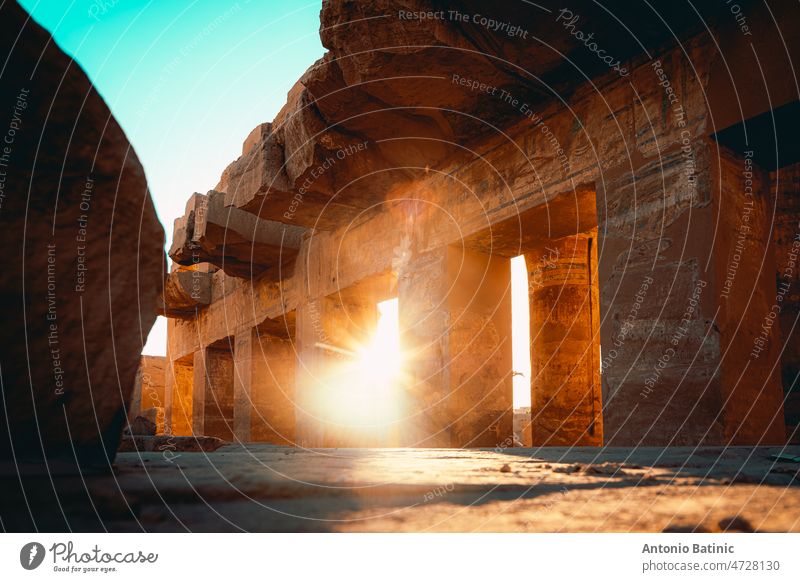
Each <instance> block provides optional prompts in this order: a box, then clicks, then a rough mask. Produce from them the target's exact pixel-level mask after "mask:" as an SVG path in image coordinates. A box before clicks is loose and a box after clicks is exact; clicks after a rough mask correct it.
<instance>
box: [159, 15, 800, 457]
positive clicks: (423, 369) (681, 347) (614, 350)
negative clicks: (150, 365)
mask: <svg viewBox="0 0 800 582" xmlns="http://www.w3.org/2000/svg"><path fill="white" fill-rule="evenodd" d="M744 4H746V6H747V9H748V10H750V11H751V12H752V14H753V15H754V19H753V22H754V23H757V24H758V26H760V27H762V30H761V31H760V32H759V34H757V35H752V36H751V35H745V34H743V33H742V30H741V29H740V27H739V23H738V22H737V21H736V19H735V18H731V14H730V13H729V11H728V10H727V9H726V7H725V6H724V5H722V4H713V5H711V4H707V5H704V6H703V7H702V8H700V9H699V10H701V15H702V16H703V18H704V22H705V23H706V24H707V25H708V28H707V29H706V28H705V27H700V26H699V24H700V20H699V19H693V18H687V17H686V7H685V6H682V5H679V3H675V4H669V5H662V6H659V10H660V11H661V12H660V15H661V17H662V18H663V19H664V21H663V22H662V24H663V26H661V25H658V23H657V22H656V21H655V20H654V18H653V14H652V12H651V11H650V10H649V8H647V6H646V5H642V6H639V5H638V4H636V3H634V4H633V5H632V4H631V3H621V2H620V3H612V4H611V6H610V10H609V12H606V11H605V9H604V8H602V7H599V6H598V5H597V4H595V3H592V2H583V1H579V2H576V3H575V5H574V6H572V7H571V8H570V9H568V12H569V13H570V14H569V15H566V14H565V13H564V11H563V10H561V9H560V8H556V7H552V9H550V8H547V7H544V8H543V7H541V6H537V5H534V4H532V3H518V2H514V3H494V4H493V5H491V6H488V5H486V3H485V2H477V1H471V0H464V1H461V2H455V3H447V6H444V3H442V2H438V1H435V0H429V1H425V0H402V1H401V2H399V3H397V2H393V3H389V2H383V1H379V2H370V3H365V2H356V1H347V0H339V1H326V2H324V4H323V9H322V12H321V29H320V35H321V39H322V42H323V45H324V46H325V48H326V49H328V52H327V53H326V54H325V55H324V56H323V57H322V58H321V59H319V60H318V61H317V62H316V63H314V64H313V65H312V66H311V67H310V68H309V69H308V71H307V72H306V73H305V74H304V75H303V76H302V77H301V79H300V80H299V81H298V82H297V84H296V85H295V86H294V87H293V88H292V90H291V91H290V92H289V95H288V97H287V103H286V105H285V106H284V107H283V109H282V110H281V111H280V112H279V113H278V115H277V116H276V117H275V119H274V120H272V121H271V122H269V123H264V124H261V125H259V126H258V127H257V128H256V129H254V130H253V132H252V133H251V134H250V135H249V136H247V138H246V139H245V141H244V145H243V148H242V156H241V157H240V158H238V159H237V160H235V161H233V162H232V163H231V164H230V165H229V166H228V167H227V169H226V170H225V171H224V172H223V175H222V176H221V178H220V181H219V183H218V184H217V185H216V186H215V189H214V191H213V192H212V193H210V194H209V195H207V196H206V197H200V196H199V195H195V196H194V197H193V198H192V199H191V200H190V202H189V204H188V206H187V213H186V215H185V216H184V217H182V218H180V219H178V221H177V222H176V231H175V240H176V245H175V246H174V247H173V249H172V252H171V256H172V258H173V259H174V260H175V261H176V262H178V263H180V264H181V265H182V267H180V268H177V269H176V270H175V271H173V273H171V275H170V282H169V286H168V287H169V294H168V295H165V298H164V299H165V305H164V310H165V312H166V313H167V314H170V315H171V316H172V319H171V320H170V325H169V360H170V367H169V369H168V371H167V390H166V392H167V396H166V400H167V421H168V423H170V422H171V423H172V426H173V431H174V432H175V433H176V434H187V435H188V434H195V435H200V434H209V435H214V436H219V437H220V438H225V439H228V438H234V439H238V440H242V441H246V440H256V439H258V440H264V441H266V442H270V443H274V444H285V443H294V444H298V445H300V446H329V447H331V446H370V445H371V446H379V445H395V446H441V447H475V446H482V447H495V446H507V445H508V444H509V443H512V442H513V432H512V431H513V428H512V415H513V411H512V402H511V390H512V388H511V387H512V383H511V377H512V367H511V356H510V354H511V345H510V344H511V308H510V305H511V300H510V293H511V291H510V270H509V260H510V259H511V258H512V257H515V256H518V255H524V256H525V259H526V264H527V267H528V279H529V305H530V309H531V318H530V330H531V360H532V368H533V373H532V378H531V379H530V380H531V399H532V410H531V438H532V443H533V444H534V445H536V446H556V445H560V446H567V445H600V444H612V445H625V446H631V445H662V446H675V445H697V444H707V445H718V444H749V445H752V444H779V443H783V442H785V441H786V439H787V438H792V437H791V435H792V433H793V431H794V427H795V426H796V425H797V422H798V408H797V396H796V395H797V387H796V377H797V354H796V349H795V348H794V347H791V346H793V345H794V344H796V343H797V342H795V341H794V339H793V338H794V335H793V334H794V333H795V332H794V331H793V330H794V329H795V327H796V326H795V325H794V323H795V320H796V314H797V312H798V307H797V306H798V301H800V300H799V299H798V297H799V296H798V293H797V290H796V289H794V286H796V284H797V273H798V268H797V265H796V262H793V261H795V260H796V257H795V259H793V258H792V257H793V256H794V255H793V254H792V253H793V252H794V251H793V247H792V244H793V243H792V241H793V240H794V238H795V236H796V235H797V228H798V216H797V209H796V208H795V206H796V205H795V204H794V203H793V202H792V200H793V199H794V198H795V197H796V191H797V190H796V179H795V178H794V175H795V174H796V164H797V162H798V160H797V159H792V154H791V152H794V151H797V148H796V147H794V145H793V144H794V143H795V141H793V140H796V136H795V132H787V131H783V130H781V131H779V132H778V135H777V138H778V140H779V144H780V146H781V151H782V152H786V153H785V154H782V155H781V156H779V157H778V159H773V160H770V156H769V152H770V151H774V150H775V147H774V146H775V139H774V136H775V131H773V132H772V133H770V132H769V131H768V130H769V129H771V128H772V126H771V125H770V126H765V125H764V123H765V122H764V119H767V120H769V119H772V118H773V116H776V118H777V119H779V120H781V124H780V125H781V126H784V125H790V124H791V122H792V119H794V120H795V121H796V115H795V113H794V112H796V104H797V99H798V95H797V94H796V87H795V86H794V85H793V84H791V83H789V82H788V81H787V80H786V77H787V75H786V71H789V70H791V68H790V63H791V62H794V61H796V60H797V57H798V56H799V55H798V50H799V47H798V42H797V38H798V24H797V22H798V21H797V19H796V18H792V17H791V14H792V12H791V11H792V10H793V9H794V8H793V5H792V4H791V3H788V2H778V3H776V4H775V7H774V10H775V13H776V14H777V15H778V16H779V17H778V18H777V20H776V22H779V23H780V27H781V30H782V35H778V34H777V33H776V32H775V31H774V27H775V23H774V22H772V21H771V19H770V18H769V17H768V16H769V15H768V13H767V12H766V11H764V10H761V9H759V8H758V5H757V4H756V3H750V2H746V3H744ZM427 11H434V12H437V11H441V12H440V16H438V17H431V18H424V19H420V18H416V17H414V16H413V14H414V13H419V12H427ZM451 11H455V12H457V13H458V14H460V15H461V16H464V15H466V18H462V17H456V16H453V14H452V13H451ZM614 12H619V13H624V14H625V15H626V18H627V19H629V21H630V22H636V23H650V24H653V26H649V25H648V26H644V25H642V26H639V27H637V28H636V30H635V34H636V37H635V39H634V38H632V37H631V34H630V31H628V30H626V29H625V28H623V27H622V26H621V23H620V22H619V21H617V20H615V19H614V18H613V17H612V16H611V13H614ZM409 14H412V16H409ZM476 14H480V15H482V16H483V17H486V18H492V19H493V20H494V21H495V22H501V23H502V22H506V23H509V25H516V26H517V29H515V30H516V32H515V33H514V34H512V33H511V32H510V29H509V28H508V27H506V28H504V29H497V30H493V29H491V28H489V27H487V26H486V24H485V23H484V24H482V21H481V20H480V19H475V18H474V15H476ZM781 15H783V16H781ZM575 16H578V19H575V18H574V17H575ZM693 23H694V24H693ZM754 25H755V24H754ZM576 29H580V30H581V31H584V33H587V34H588V33H589V32H591V33H592V34H593V35H594V37H593V38H595V39H596V43H597V45H598V46H599V45H602V47H601V48H602V49H603V50H604V51H605V54H608V55H614V56H615V57H616V62H614V63H608V62H606V61H603V60H602V59H600V58H598V56H597V54H595V53H593V52H592V50H590V47H589V46H587V45H586V44H585V43H582V42H580V40H579V39H578V38H577V37H576V35H575V34H574V33H575V30H576ZM781 39H785V42H786V44H785V46H784V44H783V40H781ZM751 43H752V48H751ZM755 54H760V55H766V54H768V55H771V58H770V61H769V63H767V64H765V65H764V66H763V67H760V66H759V63H758V62H756V60H755V56H754V55H755ZM731 55H735V56H736V59H735V66H734V67H733V68H734V69H735V72H733V73H731V72H729V71H728V68H729V67H730V63H731V62H732V61H731V60H730V56H731ZM612 60H613V59H612ZM754 71H760V72H763V77H762V76H761V75H756V74H755V73H754ZM732 95H742V98H741V99H740V100H737V99H733V98H732V97H731V96H732ZM787 108H788V109H787ZM787 112H788V113H787ZM745 123H746V124H749V125H748V127H753V126H757V127H759V128H761V129H764V128H765V127H766V129H765V130H763V131H761V130H759V131H752V132H750V133H749V134H748V135H749V136H750V141H749V142H748V143H747V144H744V142H743V141H742V139H741V136H742V135H744V132H743V128H744V125H745ZM745 145H746V146H747V147H744V146H745ZM770 148H772V149H771V150H770ZM773 157H774V156H773ZM787 175H788V177H789V178H788V180H787V179H786V177H787ZM776 199H777V205H776ZM200 200H204V201H205V202H204V205H205V206H204V205H203V204H200V203H199V202H200ZM200 208H211V209H213V210H211V211H208V212H207V216H200V214H201V213H202V212H205V211H204V210H199V209H200ZM773 217H774V221H773ZM743 224H745V225H746V228H744V229H743V228H742V225H743ZM198 225H204V226H198ZM775 225H777V226H775ZM289 229H291V230H289ZM279 240H280V244H278V241H279ZM203 265H205V266H203ZM787 268H789V271H790V272H789V274H788V275H789V276H788V279H787V281H789V286H790V289H789V290H784V291H781V290H782V289H783V288H784V287H782V284H783V283H784V281H783V280H782V279H781V277H784V275H785V274H786V273H784V272H785V271H786V269H787ZM182 269H187V270H192V271H198V272H200V271H201V270H202V272H203V273H205V274H207V276H206V278H205V279H204V281H208V285H209V286H210V300H209V299H208V297H209V295H205V296H204V297H205V298H204V299H199V297H200V295H199V294H195V296H196V297H198V299H196V300H189V299H188V298H187V296H191V294H190V293H187V289H188V284H189V280H188V275H186V274H184V273H183V271H182ZM204 276H205V275H204ZM181 277H183V278H182V279H181ZM206 289H208V287H206ZM393 298H396V299H397V300H398V317H399V324H400V342H401V346H402V348H403V350H404V353H405V355H406V357H407V359H406V361H405V362H404V370H403V375H402V379H403V384H402V388H401V391H400V397H399V399H400V400H401V401H402V406H400V405H398V409H397V410H398V411H400V414H399V417H398V418H394V419H393V420H392V421H391V422H387V423H386V425H385V426H383V427H382V432H381V431H378V432H380V434H379V435H375V434H372V435H368V434H365V433H364V431H363V427H358V428H356V427H352V426H350V427H348V426H346V425H345V424H344V423H342V421H341V418H340V412H341V410H340V409H341V408H346V409H347V408H357V406H355V405H353V406H351V403H349V402H347V401H346V397H347V394H345V392H346V391H344V390H343V389H342V388H343V385H344V386H345V387H346V382H342V381H341V378H338V377H337V376H336V374H335V373H334V372H332V371H333V370H336V369H337V367H339V366H340V365H341V359H342V357H343V356H342V354H345V357H346V354H347V353H348V350H352V347H353V345H358V343H359V342H363V341H365V340H366V339H367V338H369V337H370V335H371V334H372V333H373V332H374V331H375V329H376V326H377V323H376V322H377V321H378V319H377V311H376V305H377V304H378V303H379V302H383V301H386V300H388V299H393ZM776 306H778V307H777V311H776ZM765 327H766V330H765ZM256 338H258V340H256ZM256 346H258V349H256ZM784 348H785V349H784ZM365 398H369V395H367V396H365ZM784 401H785V402H784ZM787 422H788V424H787ZM504 443H505V444H504Z"/></svg>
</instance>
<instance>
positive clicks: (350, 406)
mask: <svg viewBox="0 0 800 582" xmlns="http://www.w3.org/2000/svg"><path fill="white" fill-rule="evenodd" d="M377 308H378V321H377V325H376V328H375V333H374V334H373V336H372V338H371V339H370V341H369V342H368V343H367V344H365V345H362V346H359V347H358V348H356V349H355V350H354V351H353V352H352V354H351V355H352V358H351V359H348V360H347V361H344V362H342V363H341V364H340V365H339V366H336V367H335V369H334V371H333V372H332V374H331V376H330V377H328V378H326V381H325V382H324V384H325V401H326V402H325V409H326V410H327V413H328V416H329V419H330V420H331V421H333V423H335V424H336V425H338V427H337V428H338V430H341V431H344V432H350V433H352V435H353V436H355V435H356V434H359V435H361V436H363V437H365V438H374V437H387V438H388V435H389V434H390V433H391V432H392V431H393V430H394V429H396V423H397V421H398V420H400V419H401V418H402V417H403V415H404V414H405V406H404V401H403V398H402V390H401V374H402V369H403V356H402V352H401V350H400V325H399V313H398V302H397V299H389V300H387V301H383V302H381V303H378V306H377Z"/></svg>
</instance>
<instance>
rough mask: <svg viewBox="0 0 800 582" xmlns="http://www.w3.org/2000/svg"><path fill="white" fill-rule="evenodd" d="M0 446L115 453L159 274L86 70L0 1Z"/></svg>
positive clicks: (125, 153) (124, 149) (8, 454)
mask: <svg viewBox="0 0 800 582" xmlns="http://www.w3.org/2000/svg"><path fill="white" fill-rule="evenodd" d="M0 53H2V54H3V55H4V58H6V57H7V60H5V61H4V65H3V67H2V72H1V73H0V136H1V137H0V139H2V140H3V142H2V144H0V188H2V189H0V245H1V246H2V249H3V252H4V256H5V261H4V267H3V269H2V273H1V274H0V289H2V300H3V312H4V317H3V334H4V337H5V339H6V341H5V345H4V347H3V350H2V354H0V374H2V395H3V398H2V399H0V457H2V459H3V460H8V461H10V460H11V459H12V458H14V459H16V460H17V461H18V462H19V461H25V460H37V459H39V460H40V459H42V458H53V457H62V458H64V459H65V460H67V461H69V462H71V463H73V464H74V463H76V462H77V463H79V464H81V465H87V466H88V465H93V464H100V465H108V463H109V461H110V460H113V458H114V455H115V453H116V449H117V445H118V443H119V439H120V435H121V433H122V430H123V426H124V424H125V421H126V418H125V414H126V406H127V404H128V400H129V398H130V396H131V393H132V390H133V387H134V383H135V379H136V370H137V368H138V366H139V354H140V353H141V349H142V345H143V343H144V341H145V339H146V338H147V334H148V332H149V330H150V327H151V325H152V324H153V321H154V320H155V316H156V307H157V301H158V295H159V292H160V290H161V287H162V281H163V278H164V271H163V269H164V267H163V265H164V261H163V250H162V248H163V241H164V233H163V230H162V228H161V225H160V224H159V223H158V220H157V219H156V215H155V211H154V209H153V205H152V201H151V200H150V195H149V192H148V189H147V182H146V180H145V176H144V172H143V170H142V166H141V164H140V163H139V161H138V159H137V157H136V154H135V153H134V151H133V150H132V149H131V146H130V144H129V143H128V141H127V139H126V138H125V135H124V133H123V132H122V130H121V129H120V127H119V125H118V124H117V122H116V121H115V120H114V118H113V116H112V115H111V113H110V111H109V109H108V107H107V106H106V105H105V103H104V102H103V100H102V98H101V97H100V96H99V95H98V93H97V92H96V91H95V89H94V88H93V86H92V84H91V83H90V81H89V80H88V79H87V77H86V75H85V74H84V73H83V71H81V69H80V68H79V67H78V65H77V64H76V63H74V62H73V61H72V60H71V59H70V58H69V57H68V56H67V55H65V54H64V53H62V52H61V50H60V49H59V48H58V46H57V45H56V44H55V42H54V41H53V39H52V38H51V37H50V35H49V34H47V33H46V32H45V31H44V30H42V28H41V27H39V26H38V25H37V24H36V23H35V22H34V21H33V20H31V19H30V18H29V17H28V15H27V14H26V13H25V12H24V11H23V10H22V9H21V8H20V7H19V6H18V5H17V4H16V3H15V2H5V3H3V5H2V7H0Z"/></svg>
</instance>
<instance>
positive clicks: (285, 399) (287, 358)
mask: <svg viewBox="0 0 800 582" xmlns="http://www.w3.org/2000/svg"><path fill="white" fill-rule="evenodd" d="M252 346H253V347H252V357H253V367H252V388H251V393H250V395H251V399H252V403H251V406H252V408H251V411H250V438H251V440H253V441H259V442H267V443H271V444H274V445H294V444H295V441H296V436H295V378H296V373H295V368H296V364H297V354H296V352H295V345H294V342H293V341H292V340H291V339H289V338H286V337H277V336H275V335H271V334H268V333H265V332H261V331H259V330H258V329H257V330H256V331H255V337H254V338H253V342H252Z"/></svg>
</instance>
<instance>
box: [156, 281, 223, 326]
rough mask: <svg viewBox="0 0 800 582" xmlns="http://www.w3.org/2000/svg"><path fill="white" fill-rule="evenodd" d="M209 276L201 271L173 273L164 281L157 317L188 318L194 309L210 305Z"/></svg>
mask: <svg viewBox="0 0 800 582" xmlns="http://www.w3.org/2000/svg"><path fill="white" fill-rule="evenodd" d="M211 276H212V273H208V272H205V271H201V270H180V271H173V272H172V273H169V274H168V275H167V278H166V279H165V281H164V291H163V294H162V297H161V304H160V305H159V315H163V316H165V317H177V318H182V317H190V316H194V315H195V314H196V308H198V307H204V306H206V305H209V304H210V303H211Z"/></svg>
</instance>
